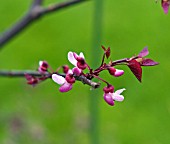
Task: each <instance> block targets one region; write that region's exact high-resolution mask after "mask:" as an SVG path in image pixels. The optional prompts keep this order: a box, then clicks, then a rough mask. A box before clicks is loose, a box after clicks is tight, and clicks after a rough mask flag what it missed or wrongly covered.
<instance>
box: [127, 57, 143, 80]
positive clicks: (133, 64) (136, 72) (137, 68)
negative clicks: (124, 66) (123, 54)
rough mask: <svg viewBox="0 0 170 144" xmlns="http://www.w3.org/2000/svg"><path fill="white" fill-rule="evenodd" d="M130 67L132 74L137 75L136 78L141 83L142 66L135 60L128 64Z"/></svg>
mask: <svg viewBox="0 0 170 144" xmlns="http://www.w3.org/2000/svg"><path fill="white" fill-rule="evenodd" d="M128 67H129V68H130V70H131V71H132V73H133V74H134V75H135V77H136V78H137V79H138V80H139V81H140V82H141V80H142V68H141V66H140V64H139V63H138V62H137V61H136V60H135V59H133V60H131V61H129V63H128Z"/></svg>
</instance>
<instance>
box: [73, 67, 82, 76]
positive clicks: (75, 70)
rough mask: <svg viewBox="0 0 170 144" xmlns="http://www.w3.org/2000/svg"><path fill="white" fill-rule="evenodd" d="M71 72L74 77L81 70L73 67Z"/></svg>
mask: <svg viewBox="0 0 170 144" xmlns="http://www.w3.org/2000/svg"><path fill="white" fill-rule="evenodd" d="M72 72H73V74H75V75H76V76H79V75H80V74H81V72H82V71H81V69H79V68H78V67H74V68H73V69H72Z"/></svg>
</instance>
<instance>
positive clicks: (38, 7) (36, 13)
mask: <svg viewBox="0 0 170 144" xmlns="http://www.w3.org/2000/svg"><path fill="white" fill-rule="evenodd" d="M42 1H43V0H33V3H32V6H31V7H30V9H29V11H28V12H27V13H26V15H25V16H24V17H23V18H21V20H19V22H17V23H16V24H15V25H14V26H12V27H11V28H9V29H8V30H7V31H5V32H4V33H3V34H1V35H0V49H2V47H3V46H4V45H5V44H6V43H7V42H8V41H10V40H11V39H12V38H13V37H15V36H16V35H17V34H19V33H20V32H22V31H23V30H24V29H25V28H27V27H28V26H29V25H30V24H31V23H33V22H35V21H36V20H38V19H39V18H40V17H42V16H44V15H45V14H48V13H51V12H54V11H58V10H61V9H63V8H66V7H69V6H72V5H74V4H78V3H80V2H84V1H87V0H70V1H68V2H62V3H59V4H51V5H49V6H47V7H43V6H42Z"/></svg>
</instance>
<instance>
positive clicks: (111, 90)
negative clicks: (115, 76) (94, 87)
mask: <svg viewBox="0 0 170 144" xmlns="http://www.w3.org/2000/svg"><path fill="white" fill-rule="evenodd" d="M103 91H104V92H105V93H109V92H110V93H113V92H114V87H113V86H112V85H108V86H106V87H104V88H103Z"/></svg>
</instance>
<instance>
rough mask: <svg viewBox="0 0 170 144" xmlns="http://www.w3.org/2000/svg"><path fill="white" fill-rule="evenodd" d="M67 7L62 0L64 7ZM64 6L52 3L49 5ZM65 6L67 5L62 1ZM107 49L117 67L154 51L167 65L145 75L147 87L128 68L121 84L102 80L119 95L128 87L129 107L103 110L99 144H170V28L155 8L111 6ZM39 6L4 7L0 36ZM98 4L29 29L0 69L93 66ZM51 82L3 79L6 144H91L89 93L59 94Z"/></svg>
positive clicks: (84, 89) (0, 124) (1, 54)
mask: <svg viewBox="0 0 170 144" xmlns="http://www.w3.org/2000/svg"><path fill="white" fill-rule="evenodd" d="M61 1H62V0H60V2H61ZM51 2H56V0H46V3H45V4H49V3H51ZM58 2H59V0H58ZM103 3H104V5H103V7H104V10H103V17H104V20H103V23H102V25H103V31H102V33H103V35H102V37H103V38H102V41H101V43H99V49H100V45H105V46H110V47H111V51H112V53H111V54H112V55H111V57H112V59H113V60H114V59H115V60H116V59H119V58H124V57H130V56H132V55H133V54H138V52H139V51H140V50H141V49H143V47H145V46H148V47H149V51H150V55H149V56H150V57H151V58H153V59H154V60H156V61H158V62H160V65H159V66H156V67H144V68H143V82H142V83H141V84H140V83H139V82H138V81H137V80H136V79H135V77H134V76H133V75H132V74H131V72H130V70H129V69H128V68H127V67H122V66H121V67H119V68H122V69H124V70H125V75H124V76H122V77H121V78H112V77H111V76H110V75H107V74H106V73H102V76H103V77H104V78H106V79H108V80H110V81H112V84H113V85H114V86H115V88H116V89H118V88H122V87H125V88H126V89H127V91H126V92H124V96H125V101H124V102H122V103H116V105H115V106H114V107H110V106H109V105H107V104H106V103H105V102H104V100H103V97H102V95H103V92H102V88H101V89H98V91H100V95H96V101H97V102H98V103H99V106H100V107H99V111H100V118H99V122H98V123H99V129H100V131H99V134H100V135H99V139H100V143H107V144H113V143H115V144H150V143H154V144H169V143H170V137H169V132H170V124H169V121H170V97H169V92H168V90H169V86H170V76H169V73H170V69H169V66H168V65H169V59H170V58H169V52H170V50H169V47H170V43H169V37H170V30H169V22H170V20H169V19H170V14H168V15H165V14H164V13H163V10H162V8H161V6H160V3H158V4H156V3H155V1H154V0H152V1H140V2H139V1H135V0H129V1H112V0H105V1H104V2H103ZM30 4H31V0H25V1H24V2H23V1H22V0H17V1H15V2H14V1H11V0H5V1H1V2H0V31H1V32H3V31H5V30H7V29H8V28H9V27H10V26H12V25H13V24H14V23H15V22H16V21H17V20H19V18H21V17H22V16H23V15H24V14H25V13H26V11H27V10H28V8H29V6H30ZM93 8H94V3H93V1H90V2H85V3H82V4H78V5H76V6H72V7H69V8H67V9H63V10H61V11H59V12H56V13H52V14H50V15H48V16H45V17H43V18H41V19H40V20H38V21H37V22H35V23H34V24H32V25H31V26H30V27H28V28H27V29H25V30H24V31H23V32H22V33H21V34H20V35H18V36H17V37H15V38H14V39H13V40H12V41H10V42H9V43H8V44H7V45H5V47H4V49H2V50H1V51H0V59H1V61H0V69H36V68H37V66H38V61H39V60H47V61H48V62H49V63H50V65H51V66H52V67H53V68H54V69H56V68H57V67H59V66H60V65H63V64H67V63H68V60H67V57H66V55H67V52H68V51H70V50H71V51H76V52H80V51H82V52H84V54H85V56H86V60H87V61H90V60H89V59H90V58H91V57H94V59H95V55H93V56H92V55H91V53H90V51H91V50H90V49H91V48H92V31H93V30H92V28H93V27H92V25H93V12H94V9H93ZM58 88H59V86H58V85H56V84H55V83H54V82H52V81H51V80H48V81H45V82H43V83H41V84H40V85H38V86H36V87H33V88H32V87H31V86H29V85H26V81H25V79H22V78H20V79H14V78H3V77H0V99H1V100H0V143H1V144H21V143H24V144H37V143H41V144H54V143H62V144H68V143H74V144H87V143H89V129H90V128H89V115H90V114H89V113H90V111H89V107H88V105H89V101H88V100H89V96H88V94H89V89H90V88H89V87H88V86H84V85H83V84H81V83H79V82H77V83H76V84H75V85H74V90H72V91H70V92H68V93H64V94H62V93H59V92H58Z"/></svg>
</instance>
